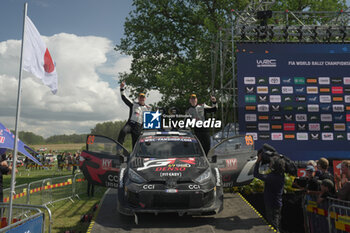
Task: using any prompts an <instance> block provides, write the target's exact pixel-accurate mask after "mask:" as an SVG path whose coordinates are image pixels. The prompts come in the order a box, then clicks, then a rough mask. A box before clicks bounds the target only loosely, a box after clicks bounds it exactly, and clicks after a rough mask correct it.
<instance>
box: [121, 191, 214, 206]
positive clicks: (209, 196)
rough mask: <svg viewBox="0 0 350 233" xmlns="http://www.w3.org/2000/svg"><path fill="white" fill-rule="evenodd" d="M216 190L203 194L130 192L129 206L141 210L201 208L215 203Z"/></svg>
mask: <svg viewBox="0 0 350 233" xmlns="http://www.w3.org/2000/svg"><path fill="white" fill-rule="evenodd" d="M214 192H215V191H214V190H212V191H210V192H207V193H203V192H179V193H164V192H161V191H154V192H151V191H147V192H142V191H141V192H139V193H134V192H130V191H129V192H128V194H127V200H128V203H129V205H131V206H134V207H141V208H155V209H189V208H201V207H207V206H210V205H212V203H213V202H214Z"/></svg>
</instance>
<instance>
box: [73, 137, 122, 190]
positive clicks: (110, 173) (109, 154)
mask: <svg viewBox="0 0 350 233" xmlns="http://www.w3.org/2000/svg"><path fill="white" fill-rule="evenodd" d="M128 157H129V152H128V151H127V150H126V149H125V148H124V147H123V146H122V145H120V144H119V143H118V142H116V141H114V140H113V139H111V138H108V137H105V136H99V135H88V136H87V140H86V150H83V151H82V153H81V156H80V162H79V166H80V170H81V171H82V172H83V174H84V176H85V178H86V179H87V180H88V182H90V183H91V184H94V185H100V186H105V187H110V188H118V185H119V172H120V167H121V165H122V164H123V163H124V161H126V159H127V158H128Z"/></svg>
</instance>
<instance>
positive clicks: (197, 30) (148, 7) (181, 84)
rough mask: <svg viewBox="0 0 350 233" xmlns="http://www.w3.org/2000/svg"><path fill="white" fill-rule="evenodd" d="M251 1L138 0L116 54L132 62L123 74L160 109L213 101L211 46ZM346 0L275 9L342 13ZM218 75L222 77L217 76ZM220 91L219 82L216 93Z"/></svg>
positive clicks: (283, 1) (283, 4)
mask: <svg viewBox="0 0 350 233" xmlns="http://www.w3.org/2000/svg"><path fill="white" fill-rule="evenodd" d="M248 2H250V1H249V0H235V1H229V0H206V1H200V0H162V1H158V0H134V2H133V5H134V6H135V10H133V11H132V12H131V13H130V15H129V17H128V18H127V19H126V22H125V25H124V30H125V32H124V33H125V37H124V38H123V39H122V40H121V42H120V44H119V45H117V46H116V50H118V51H121V52H122V53H125V54H127V55H131V56H132V57H133V60H132V64H131V72H130V73H123V74H121V80H125V81H126V83H127V84H129V85H130V86H131V87H132V90H131V91H132V95H134V96H136V93H137V92H139V91H148V90H159V91H160V93H161V94H162V95H163V98H162V101H161V102H160V103H159V105H162V106H165V105H173V106H176V107H178V108H179V109H181V110H184V107H185V106H186V105H187V104H188V103H187V102H188V97H189V95H190V93H191V92H195V93H196V94H197V95H198V96H199V99H200V102H203V101H208V100H209V93H210V92H211V91H213V90H211V89H212V87H211V86H212V85H211V59H212V54H211V51H212V46H213V41H214V40H215V38H216V36H217V34H218V31H219V29H220V28H227V27H228V23H229V20H228V19H229V17H230V12H231V9H235V10H243V9H244V8H245V7H246V6H247V4H248ZM342 8H343V9H344V8H345V0H325V1H319V0H298V1H295V0H279V1H278V0H277V1H276V3H275V4H274V5H273V6H272V9H273V10H280V11H281V10H282V11H284V10H286V9H289V10H290V11H294V10H297V11H301V10H304V11H307V10H316V11H321V10H325V11H339V10H340V9H342ZM217 76H218V75H217ZM215 88H216V89H218V88H219V80H218V79H217V80H216V83H214V88H213V89H214V90H215Z"/></svg>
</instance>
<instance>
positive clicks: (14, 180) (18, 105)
mask: <svg viewBox="0 0 350 233" xmlns="http://www.w3.org/2000/svg"><path fill="white" fill-rule="evenodd" d="M27 8H28V3H27V2H26V3H24V12H23V15H24V16H23V31H22V45H21V60H20V65H19V80H18V93H17V111H16V124H15V143H14V149H13V151H14V152H13V158H12V175H11V192H10V204H9V217H8V224H11V222H12V204H13V194H14V192H15V184H16V167H17V166H16V165H17V150H18V123H19V116H20V112H21V94H22V62H23V44H24V31H25V24H26V17H27ZM28 191H29V190H27V192H28Z"/></svg>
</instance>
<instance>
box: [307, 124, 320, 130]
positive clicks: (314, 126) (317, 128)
mask: <svg viewBox="0 0 350 233" xmlns="http://www.w3.org/2000/svg"><path fill="white" fill-rule="evenodd" d="M309 130H310V131H320V130H321V126H320V124H319V123H311V124H309Z"/></svg>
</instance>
